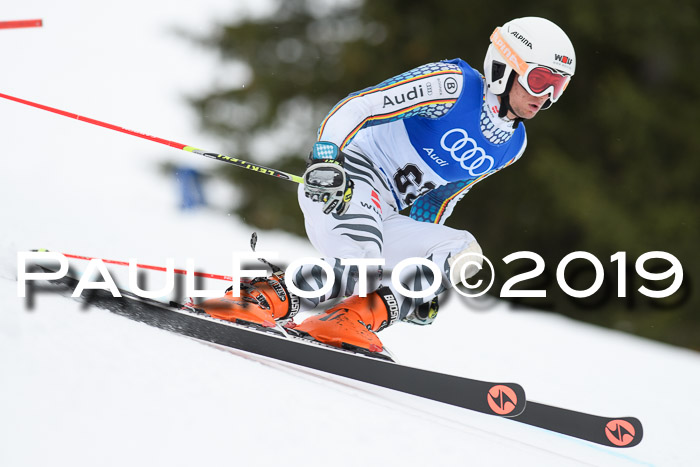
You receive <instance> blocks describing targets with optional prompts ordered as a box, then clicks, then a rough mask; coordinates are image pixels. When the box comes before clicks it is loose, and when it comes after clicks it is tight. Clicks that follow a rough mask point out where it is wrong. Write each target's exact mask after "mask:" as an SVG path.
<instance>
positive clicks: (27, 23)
mask: <svg viewBox="0 0 700 467" xmlns="http://www.w3.org/2000/svg"><path fill="white" fill-rule="evenodd" d="M42 24H43V23H42V21H41V20H40V19H21V20H17V21H0V29H14V28H40V27H41V25H42Z"/></svg>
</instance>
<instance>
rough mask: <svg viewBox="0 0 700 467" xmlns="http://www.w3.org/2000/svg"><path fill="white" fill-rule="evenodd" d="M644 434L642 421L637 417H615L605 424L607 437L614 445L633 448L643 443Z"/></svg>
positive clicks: (611, 444)
mask: <svg viewBox="0 0 700 467" xmlns="http://www.w3.org/2000/svg"><path fill="white" fill-rule="evenodd" d="M643 436H644V428H643V427H642V422H640V421H639V419H637V418H635V417H621V418H615V419H611V420H610V421H608V422H607V423H606V424H605V438H606V439H607V441H609V442H610V444H609V445H610V446H612V447H616V448H631V447H633V446H636V445H638V444H639V443H641V442H642V437H643Z"/></svg>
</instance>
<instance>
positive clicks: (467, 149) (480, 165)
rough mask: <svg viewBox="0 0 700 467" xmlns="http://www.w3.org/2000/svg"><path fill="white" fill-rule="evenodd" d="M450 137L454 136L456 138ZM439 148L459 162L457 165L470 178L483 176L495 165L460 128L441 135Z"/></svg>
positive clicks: (491, 158)
mask: <svg viewBox="0 0 700 467" xmlns="http://www.w3.org/2000/svg"><path fill="white" fill-rule="evenodd" d="M452 135H456V137H455V136H452ZM440 146H442V149H444V150H445V151H447V152H449V153H450V155H451V156H452V159H454V160H455V161H456V162H459V165H461V166H462V168H463V169H464V170H466V171H467V172H469V175H471V176H472V177H479V176H481V175H484V174H485V173H487V172H488V171H490V170H491V169H492V168H493V166H494V164H495V161H494V160H493V157H491V156H489V155H487V154H486V153H485V152H484V150H483V149H482V148H481V147H479V145H478V144H477V143H476V141H475V140H474V139H473V138H470V137H469V134H467V132H466V130H463V129H462V128H453V129H452V130H450V131H448V132H446V133H445V134H444V135H442V138H441V139H440Z"/></svg>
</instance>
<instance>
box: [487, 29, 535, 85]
mask: <svg viewBox="0 0 700 467" xmlns="http://www.w3.org/2000/svg"><path fill="white" fill-rule="evenodd" d="M491 43H492V44H493V46H494V47H495V48H496V50H498V53H499V54H500V55H501V57H503V59H504V60H505V62H506V63H507V64H508V65H510V66H511V67H512V68H513V69H514V70H515V72H516V73H517V74H519V75H522V74H524V73H525V72H526V71H527V66H528V65H527V62H525V60H523V59H522V58H521V57H520V55H518V54H517V53H516V52H515V50H513V49H512V48H511V47H510V46H509V45H508V42H506V40H505V39H504V38H503V36H502V35H501V28H496V29H494V30H493V34H491Z"/></svg>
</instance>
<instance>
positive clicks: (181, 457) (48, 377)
mask: <svg viewBox="0 0 700 467" xmlns="http://www.w3.org/2000/svg"><path fill="white" fill-rule="evenodd" d="M266 8H269V4H268V2H228V1H225V0H201V1H199V2H166V1H165V0H153V1H150V2H137V1H135V0H122V1H121V2H91V1H88V0H65V1H62V2H49V1H46V0H43V1H38V0H24V1H23V2H10V3H9V4H8V5H4V6H3V8H2V13H1V14H2V17H0V20H11V19H28V18H42V19H43V20H44V27H42V28H38V29H17V30H0V44H1V45H2V50H3V52H2V54H3V63H4V64H5V67H4V71H3V75H2V78H0V83H1V84H0V93H5V94H9V95H13V96H17V97H20V98H23V99H27V100H31V101H36V102H39V103H42V104H45V105H49V106H53V107H58V108H60V109H64V110H68V111H71V112H75V113H78V114H81V115H84V116H88V117H92V118H96V119H100V120H104V121H107V122H110V123H114V124H117V125H119V126H124V127H127V128H130V129H134V130H137V131H140V132H143V133H148V134H152V135H156V136H160V137H162V138H166V139H172V140H175V141H178V142H181V143H184V144H189V145H192V146H196V147H201V148H206V149H211V150H214V151H223V147H222V146H223V144H224V142H223V141H220V140H216V139H212V138H211V137H210V136H207V135H205V134H202V133H201V132H200V130H199V129H198V126H197V124H196V119H195V118H194V115H193V114H192V112H191V110H190V109H189V108H188V107H187V105H186V103H185V100H184V97H183V96H185V95H187V94H189V93H195V92H197V91H199V90H201V89H204V88H205V87H206V86H209V85H216V84H217V80H221V79H224V77H222V75H221V74H219V73H217V70H220V69H222V65H221V64H220V63H219V62H218V60H217V58H216V57H215V56H213V55H212V54H211V53H210V52H209V51H207V50H203V49H201V48H198V47H196V46H194V45H192V44H191V43H189V42H187V41H185V40H182V39H181V38H179V37H178V36H177V35H175V34H174V33H173V30H174V29H175V28H181V29H185V30H188V31H191V32H196V31H202V30H206V28H210V27H213V26H214V25H216V24H218V23H219V22H221V21H223V20H225V19H230V18H235V17H236V16H237V15H242V14H253V15H258V14H262V13H264V11H265V9H266ZM230 79H231V80H235V79H236V78H235V76H231V77H230ZM348 91H350V90H348ZM0 118H1V119H2V135H3V138H2V143H3V157H4V165H3V170H2V174H1V175H0V181H1V183H0V200H2V201H0V214H1V217H0V218H1V219H2V226H3V227H2V229H0V372H1V373H0V374H2V382H1V383H0V465H3V466H36V465H71V466H93V465H105V466H106V465H120V466H121V465H170V466H177V465H183V466H184V465H188V466H189V465H221V464H227V463H232V464H235V465H274V464H273V463H278V462H279V463H284V465H367V464H370V463H371V464H372V465H521V466H523V465H526V466H542V465H552V466H569V465H572V466H574V465H614V466H618V465H673V466H677V465H697V459H698V458H700V449H699V448H698V443H697V440H696V439H695V438H696V435H697V430H696V429H694V428H695V422H696V420H697V419H698V417H700V410H699V409H698V406H697V404H694V402H693V397H694V396H695V395H697V394H700V355H698V354H697V353H694V352H691V351H687V350H683V349H679V348H674V347H672V346H668V345H663V344H659V343H655V342H651V341H647V340H643V339H639V338H636V337H633V336H630V335H626V334H624V333H620V332H616V331H610V330H605V329H600V328H596V327H593V326H588V325H584V324H581V323H577V322H573V321H571V320H568V319H566V318H563V317H560V316H554V315H551V314H548V313H542V312H537V311H522V310H513V309H511V308H509V307H508V306H507V305H505V304H502V303H494V304H492V306H490V307H489V308H488V310H482V311H479V310H476V309H474V308H473V307H471V306H469V305H468V304H466V303H465V302H464V301H462V300H460V299H458V297H456V296H453V297H452V298H451V299H450V300H447V301H446V303H443V305H442V308H441V310H440V316H439V319H438V320H437V321H436V323H435V324H434V325H433V326H430V327H427V328H419V327H415V326H410V325H407V324H399V325H396V326H393V327H392V328H389V329H387V330H386V331H384V332H382V334H381V337H382V340H383V341H384V343H385V344H386V345H387V347H388V348H390V349H391V350H392V351H393V353H394V354H395V355H397V357H398V358H399V360H400V361H401V362H402V363H404V364H408V365H413V366H418V367H422V368H426V369H431V370H434V371H441V372H446V373H451V374H455V375H463V376H468V377H472V378H478V379H485V380H491V381H514V382H518V383H520V384H521V385H522V386H523V387H524V388H525V389H526V391H527V395H528V398H529V399H531V400H535V401H539V402H543V403H547V404H551V405H557V406H561V407H566V408H570V409H573V410H579V411H585V412H590V413H594V414H598V415H609V416H614V417H617V416H636V417H638V418H639V419H640V420H641V421H642V423H643V424H644V440H643V441H642V443H641V444H640V445H639V446H637V447H634V448H630V449H617V450H616V449H611V448H606V447H602V446H598V445H594V444H591V443H587V442H584V441H580V440H576V439H573V438H569V437H566V436H563V435H559V434H556V433H551V432H547V431H544V430H540V429H538V428H534V427H529V426H526V425H522V424H519V423H515V422H512V421H509V420H505V419H499V418H497V417H493V416H487V415H482V414H478V413H472V412H469V411H467V410H462V409H457V408H454V407H451V406H448V405H444V404H440V403H436V402H432V401H428V400H424V399H421V398H417V397H413V396H408V395H405V394H401V393H396V392H394V391H391V390H387V389H383V388H378V387H374V386H371V385H368V384H364V383H359V382H354V381H349V380H346V379H343V378H340V377H334V376H329V375H324V374H322V373H318V372H313V371H306V370H301V369H298V368H294V367H291V366H289V365H285V364H281V363H277V362H273V361H270V360H266V359H262V358H259V357H254V356H250V355H247V354H245V353H241V352H228V351H224V350H222V349H220V348H216V347H214V346H211V345H205V344H202V343H200V342H197V341H194V340H191V339H188V338H184V337H181V336H178V335H174V334H170V333H167V332H165V331H161V330H157V329H154V328H150V327H148V326H146V325H144V324H141V323H136V322H132V321H129V320H127V319H125V318H122V317H118V316H115V315H112V314H110V313H108V312H106V311H102V310H97V309H91V308H86V307H85V306H84V305H83V304H82V303H80V302H78V301H74V300H71V299H69V298H66V297H63V296H59V295H57V294H55V293H50V292H44V293H38V294H36V295H35V296H34V299H33V303H30V302H27V301H25V300H24V299H21V298H18V296H17V281H16V276H17V258H16V255H17V252H18V251H26V250H30V249H34V248H47V249H50V250H54V251H60V252H65V253H76V254H82V255H88V256H98V257H102V258H110V259H118V260H119V259H120V260H128V259H129V258H132V257H135V258H138V260H139V262H141V263H147V264H163V263H164V261H165V259H166V258H169V257H172V258H175V260H176V263H177V264H176V265H177V266H178V267H183V268H184V264H185V260H186V258H194V259H195V260H196V264H197V268H198V269H201V270H205V271H208V272H213V273H221V274H228V273H229V271H230V267H231V254H232V252H233V251H234V250H246V249H247V248H248V242H249V237H250V234H251V232H252V231H253V230H254V229H253V228H252V227H250V226H248V225H246V224H245V220H244V219H239V218H234V216H232V215H229V214H228V211H227V209H226V208H227V206H228V203H229V200H230V199H231V198H232V197H234V196H235V192H234V190H232V189H231V188H229V187H227V186H225V185H222V184H220V183H218V182H216V181H214V182H212V183H210V184H208V185H207V186H206V189H207V194H208V196H209V198H210V199H211V200H213V201H216V202H215V203H213V206H211V207H209V208H207V209H201V210H198V211H194V212H184V213H183V212H181V211H180V210H179V209H178V204H179V194H178V190H177V186H176V184H175V181H174V179H172V177H170V176H166V175H164V174H162V173H161V172H159V170H158V165H159V164H160V163H162V162H164V161H171V162H174V163H176V164H182V165H190V166H195V167H198V168H203V169H207V170H208V169H211V168H215V167H216V166H217V164H221V163H220V162H217V161H212V160H209V159H205V158H202V157H199V156H197V155H194V154H190V153H186V152H182V151H178V150H176V149H172V148H168V147H165V146H162V145H159V144H157V143H153V142H149V141H146V140H142V139H139V138H135V137H133V136H127V135H124V134H121V133H118V132H114V131H110V130H106V129H102V128H98V127H96V126H92V125H89V124H86V123H82V122H78V121H76V120H71V119H67V118H64V117H60V116H57V115H54V114H51V113H48V112H45V111H41V110H37V109H34V108H30V107H28V106H24V105H20V104H17V103H13V102H10V101H6V100H2V99H0ZM270 144H275V142H274V141H271V142H270ZM250 176H251V177H257V176H261V175H257V174H253V173H251V175H250ZM280 183H286V182H283V181H280ZM490 183H495V182H490ZM283 229H284V226H280V230H279V231H274V232H258V234H259V236H260V242H259V245H258V249H264V250H274V251H278V252H280V258H281V259H282V260H287V261H289V260H291V259H294V258H297V257H300V256H314V255H316V252H315V251H314V249H313V248H312V247H311V245H310V244H309V243H308V242H307V241H305V240H301V239H298V238H296V237H293V236H290V235H288V234H286V233H284V232H283ZM119 268H120V267H118V266H114V267H110V270H112V271H115V274H117V275H119V274H122V275H123V271H122V272H117V270H118V269H119ZM159 280H162V278H159V276H157V275H156V276H153V283H154V284H156V283H158V282H157V281H159Z"/></svg>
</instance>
